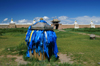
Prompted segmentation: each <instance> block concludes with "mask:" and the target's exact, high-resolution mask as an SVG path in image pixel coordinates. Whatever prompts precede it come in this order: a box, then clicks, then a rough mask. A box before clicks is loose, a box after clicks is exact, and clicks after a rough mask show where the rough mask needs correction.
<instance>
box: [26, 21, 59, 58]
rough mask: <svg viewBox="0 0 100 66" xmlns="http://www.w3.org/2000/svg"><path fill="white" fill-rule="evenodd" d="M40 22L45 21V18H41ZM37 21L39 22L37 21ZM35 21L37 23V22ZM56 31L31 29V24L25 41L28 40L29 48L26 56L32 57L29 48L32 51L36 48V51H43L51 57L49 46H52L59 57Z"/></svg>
mask: <svg viewBox="0 0 100 66" xmlns="http://www.w3.org/2000/svg"><path fill="white" fill-rule="evenodd" d="M39 22H44V23H47V22H45V21H44V20H40V21H39ZM36 23H37V22H36ZM36 23H35V24H36ZM56 39H57V36H56V33H55V32H54V31H52V30H48V31H44V30H34V31H33V30H31V26H29V29H28V31H27V34H26V38H25V41H26V42H27V46H28V50H27V53H26V57H30V55H29V50H30V49H31V50H32V51H33V50H34V49H35V51H36V53H38V54H39V53H40V52H41V53H43V52H45V53H46V55H47V57H48V58H49V52H48V51H49V50H51V49H49V46H51V47H52V51H53V54H54V55H55V57H56V58H57V57H58V55H57V53H58V48H57V44H56ZM32 53H33V52H32Z"/></svg>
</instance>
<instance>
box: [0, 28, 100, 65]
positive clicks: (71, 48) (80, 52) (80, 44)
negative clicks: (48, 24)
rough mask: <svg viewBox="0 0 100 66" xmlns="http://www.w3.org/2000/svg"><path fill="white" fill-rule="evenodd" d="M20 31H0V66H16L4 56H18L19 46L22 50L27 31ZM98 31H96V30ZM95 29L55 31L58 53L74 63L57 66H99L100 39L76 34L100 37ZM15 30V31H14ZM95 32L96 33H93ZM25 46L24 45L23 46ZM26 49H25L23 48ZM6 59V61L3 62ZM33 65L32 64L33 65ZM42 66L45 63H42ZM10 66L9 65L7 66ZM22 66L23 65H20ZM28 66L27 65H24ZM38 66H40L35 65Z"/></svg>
mask: <svg viewBox="0 0 100 66" xmlns="http://www.w3.org/2000/svg"><path fill="white" fill-rule="evenodd" d="M23 29H24V30H23V31H21V30H22V28H21V29H8V30H5V32H2V31H3V30H4V29H2V30H1V33H2V34H1V35H0V55H1V56H2V55H4V57H0V64H1V65H2V66H7V64H8V65H9V63H10V64H12V66H17V65H16V64H17V63H16V62H14V58H7V57H6V55H9V54H12V55H13V54H14V55H18V54H20V53H21V52H23V51H20V52H19V51H18V52H17V50H20V49H18V47H19V46H21V48H23V45H20V44H25V32H26V31H27V29H25V28H23ZM97 29H98V30H97ZM97 29H91V31H89V32H88V31H87V32H86V31H85V30H88V28H85V29H78V30H74V29H64V30H65V31H58V30H55V32H56V35H57V46H58V51H59V52H60V53H65V54H67V55H68V56H70V57H71V59H72V61H74V63H75V64H77V65H73V64H69V65H68V64H58V66H83V65H84V66H99V64H98V62H100V38H96V39H95V40H90V37H89V36H88V35H81V34H78V32H84V33H94V34H96V35H99V36H100V34H99V33H100V31H99V30H100V28H97ZM16 30H17V31H16ZM93 30H96V31H93ZM25 46H26V44H25ZM7 48H10V50H11V49H14V48H17V49H15V50H16V52H15V53H13V52H14V51H13V50H12V51H8V50H7ZM25 49H26V48H25ZM23 53H25V52H23ZM5 59H7V60H5ZM8 61H9V63H8ZM33 64H34V63H33ZM43 64H44V66H46V65H45V63H43ZM78 64H81V65H78ZM56 65H57V64H53V66H56ZM9 66H11V65H9ZM21 66H24V65H21ZM26 66H29V65H26ZM37 66H40V65H37Z"/></svg>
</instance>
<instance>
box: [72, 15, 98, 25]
mask: <svg viewBox="0 0 100 66" xmlns="http://www.w3.org/2000/svg"><path fill="white" fill-rule="evenodd" d="M72 19H75V20H77V22H78V24H90V22H91V20H92V21H93V23H94V24H100V17H96V16H92V17H90V16H81V17H76V18H72Z"/></svg>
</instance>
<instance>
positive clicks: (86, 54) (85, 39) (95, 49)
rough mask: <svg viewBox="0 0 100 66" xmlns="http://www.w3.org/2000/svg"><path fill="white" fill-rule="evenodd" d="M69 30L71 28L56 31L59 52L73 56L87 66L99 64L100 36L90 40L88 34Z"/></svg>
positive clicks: (74, 59) (76, 60)
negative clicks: (64, 30)
mask: <svg viewBox="0 0 100 66" xmlns="http://www.w3.org/2000/svg"><path fill="white" fill-rule="evenodd" d="M69 30H71V29H68V30H67V29H66V32H61V31H60V32H57V33H56V34H57V36H58V39H57V44H58V49H59V52H62V53H66V54H67V55H69V56H71V58H72V60H73V61H75V62H76V63H81V64H84V65H85V66H98V62H100V51H99V50H100V38H97V39H96V40H90V39H89V36H88V35H80V34H77V33H75V32H74V31H72V30H71V31H69ZM72 32H73V33H72ZM85 63H86V64H85Z"/></svg>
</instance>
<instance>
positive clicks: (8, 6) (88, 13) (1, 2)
mask: <svg viewBox="0 0 100 66" xmlns="http://www.w3.org/2000/svg"><path fill="white" fill-rule="evenodd" d="M41 17H42V18H43V19H44V20H45V21H47V22H48V23H49V24H51V21H52V20H53V19H56V18H57V19H58V20H60V23H61V24H74V22H75V20H76V21H77V23H78V24H90V22H91V20H92V21H93V23H94V24H100V0H0V23H10V21H11V19H13V21H14V22H15V23H27V24H28V23H32V22H33V20H35V21H39V19H40V18H41Z"/></svg>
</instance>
